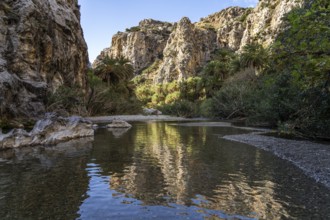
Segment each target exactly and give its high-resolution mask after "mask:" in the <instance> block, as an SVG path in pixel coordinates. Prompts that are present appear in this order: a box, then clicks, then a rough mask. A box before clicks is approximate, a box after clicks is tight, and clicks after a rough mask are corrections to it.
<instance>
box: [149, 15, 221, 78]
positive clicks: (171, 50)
mask: <svg viewBox="0 0 330 220" xmlns="http://www.w3.org/2000/svg"><path fill="white" fill-rule="evenodd" d="M215 49H216V33H215V31H213V30H207V29H200V28H198V27H196V26H195V25H194V24H192V23H191V21H190V20H189V19H188V18H186V17H184V18H182V19H181V20H180V21H179V22H178V23H177V24H176V26H175V30H174V31H173V32H172V34H171V35H170V38H169V40H168V41H167V45H166V47H165V49H164V52H163V54H164V58H163V62H162V64H161V65H160V68H159V69H158V71H157V74H156V75H155V79H154V82H155V83H162V82H171V81H173V80H179V81H182V80H184V79H186V78H188V77H189V76H193V75H195V74H196V68H198V67H200V66H202V65H203V64H205V61H207V60H209V59H210V56H211V52H212V51H214V50H215Z"/></svg>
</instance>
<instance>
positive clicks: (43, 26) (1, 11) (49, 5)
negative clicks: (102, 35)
mask: <svg viewBox="0 0 330 220" xmlns="http://www.w3.org/2000/svg"><path fill="white" fill-rule="evenodd" d="M87 65H88V54H87V45H86V43H85V40H84V38H83V32H82V29H81V26H80V11H79V5H78V1H77V0H1V2H0V114H1V116H6V117H38V116H39V115H40V114H42V113H43V112H44V111H45V106H44V102H45V99H46V97H47V95H46V94H47V92H51V91H54V90H56V89H57V88H58V87H59V86H60V85H67V86H72V85H79V86H81V87H82V89H86V71H87Z"/></svg>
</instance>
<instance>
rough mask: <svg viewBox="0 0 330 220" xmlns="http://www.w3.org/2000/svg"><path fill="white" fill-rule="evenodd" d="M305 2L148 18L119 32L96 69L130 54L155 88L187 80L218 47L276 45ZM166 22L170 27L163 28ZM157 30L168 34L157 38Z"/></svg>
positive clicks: (266, 0)
mask: <svg viewBox="0 0 330 220" xmlns="http://www.w3.org/2000/svg"><path fill="white" fill-rule="evenodd" d="M304 1H305V0H298V1H297V0H287V1H282V0H273V1H270V0H260V1H259V3H258V5H257V7H256V8H240V7H230V8H227V9H224V10H222V11H220V12H217V13H214V14H212V15H210V16H208V17H206V18H202V19H201V20H200V21H199V22H196V23H191V22H190V20H189V19H188V18H183V19H181V20H180V21H179V22H177V23H174V24H173V25H170V24H168V23H164V22H156V24H155V21H153V20H144V21H142V22H141V23H140V24H139V26H137V27H133V28H131V29H130V30H127V31H126V32H123V33H122V32H120V33H118V34H116V35H115V36H114V37H113V39H112V45H111V47H110V48H107V49H105V50H104V51H103V52H102V53H101V55H100V56H99V57H98V60H97V61H96V62H95V63H94V67H96V66H97V64H98V62H100V60H102V58H104V56H106V55H108V56H113V57H116V56H124V57H126V58H128V59H129V60H131V62H132V64H133V66H134V68H135V70H136V72H137V73H139V72H141V70H142V69H146V71H144V72H142V74H144V77H145V78H147V79H148V80H150V81H153V82H154V83H155V84H157V83H166V82H171V81H173V80H179V81H180V80H184V79H186V78H187V77H190V76H195V75H196V74H198V70H199V69H200V67H202V66H203V65H204V64H205V63H206V62H208V61H209V60H210V57H211V54H212V52H213V51H215V50H216V49H220V48H224V47H226V48H231V49H233V50H235V51H240V50H241V49H242V48H243V47H244V46H245V45H246V44H249V43H252V42H258V43H261V44H263V45H264V46H268V45H270V44H271V43H272V42H273V41H274V40H275V38H276V36H277V35H278V33H279V32H280V31H281V30H282V29H283V28H284V26H283V20H282V18H283V16H284V15H285V14H286V13H288V12H289V11H291V10H292V9H293V8H295V7H300V6H302V5H303V2H304ZM146 21H150V22H146ZM146 24H147V25H146ZM164 24H166V25H167V26H166V25H165V26H166V28H161V27H163V26H164ZM157 25H159V26H157ZM154 27H157V28H158V29H160V30H162V31H158V32H157V34H155V33H153V30H155V29H157V28H154ZM151 33H152V34H151ZM156 39H157V40H156Z"/></svg>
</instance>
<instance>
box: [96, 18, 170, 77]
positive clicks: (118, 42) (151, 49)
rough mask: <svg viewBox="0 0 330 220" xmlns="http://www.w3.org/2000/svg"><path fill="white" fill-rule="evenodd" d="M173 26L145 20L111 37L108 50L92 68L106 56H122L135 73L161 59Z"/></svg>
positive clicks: (105, 50)
mask: <svg viewBox="0 0 330 220" xmlns="http://www.w3.org/2000/svg"><path fill="white" fill-rule="evenodd" d="M172 29H173V25H172V24H171V23H168V22H160V21H156V20H152V19H146V20H143V21H141V22H140V23H139V26H137V27H132V28H131V29H127V31H126V32H118V33H117V34H116V35H114V36H113V37H112V45H111V47H110V48H106V49H104V50H103V51H102V52H101V54H100V55H99V56H98V57H97V59H96V61H95V62H94V63H93V66H94V67H96V66H97V64H98V63H99V62H100V61H101V60H102V59H103V58H104V57H106V56H109V57H119V56H123V57H125V58H127V59H129V60H130V61H131V62H132V65H133V67H134V69H135V71H136V72H139V71H140V70H142V69H143V68H145V67H147V66H149V65H150V64H152V63H153V62H154V61H155V60H156V59H159V58H162V56H163V50H164V48H165V46H166V42H167V40H168V38H169V35H170V33H171V32H172Z"/></svg>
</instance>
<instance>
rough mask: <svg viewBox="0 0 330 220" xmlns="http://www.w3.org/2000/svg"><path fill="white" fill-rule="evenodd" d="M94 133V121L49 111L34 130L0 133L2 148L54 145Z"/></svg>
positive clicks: (0, 147) (0, 146)
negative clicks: (62, 115)
mask: <svg viewBox="0 0 330 220" xmlns="http://www.w3.org/2000/svg"><path fill="white" fill-rule="evenodd" d="M93 135H94V130H93V128H92V122H91V121H89V120H86V119H84V118H82V117H79V116H71V117H67V118H64V117H59V116H57V115H56V114H53V113H47V114H46V115H45V117H44V119H41V120H39V121H38V122H37V123H36V124H35V126H34V128H33V129H32V131H30V132H27V131H25V130H24V129H13V130H12V131H10V132H9V133H7V134H0V149H7V148H16V147H25V146H35V145H54V144H57V143H59V142H63V141H67V140H70V139H74V138H80V137H89V136H93Z"/></svg>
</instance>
